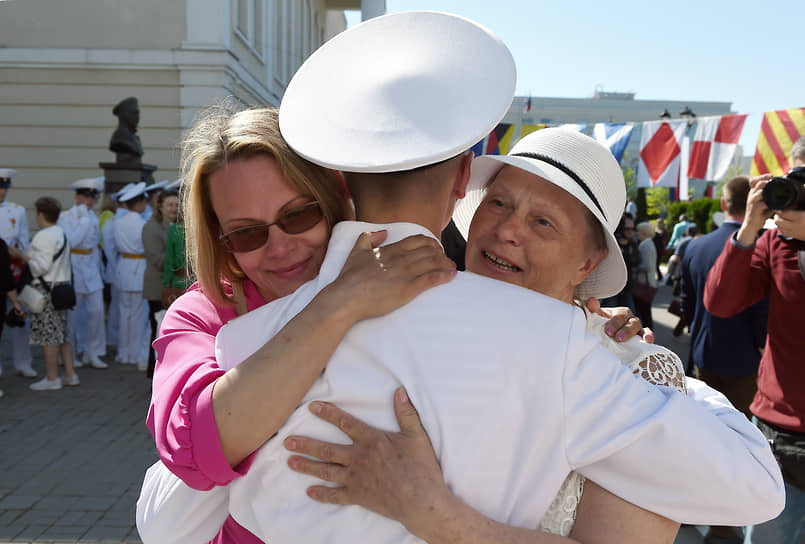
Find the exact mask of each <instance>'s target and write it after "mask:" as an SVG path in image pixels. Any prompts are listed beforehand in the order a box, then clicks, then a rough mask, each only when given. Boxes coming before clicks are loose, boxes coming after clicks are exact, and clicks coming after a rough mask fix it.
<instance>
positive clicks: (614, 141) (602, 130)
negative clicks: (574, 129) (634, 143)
mask: <svg viewBox="0 0 805 544" xmlns="http://www.w3.org/2000/svg"><path fill="white" fill-rule="evenodd" d="M633 128H634V125H633V124H632V123H596V124H595V126H594V127H593V138H595V139H596V140H597V141H598V142H600V143H602V144H604V145H605V146H607V147H608V148H609V150H610V151H611V152H612V154H613V155H614V156H615V159H617V161H618V163H620V162H621V160H623V152H624V151H626V146H627V145H628V144H629V138H630V137H631V136H632V129H633Z"/></svg>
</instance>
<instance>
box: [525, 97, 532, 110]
mask: <svg viewBox="0 0 805 544" xmlns="http://www.w3.org/2000/svg"><path fill="white" fill-rule="evenodd" d="M524 111H525V113H528V112H530V111H531V97H530V96H529V97H528V100H526V103H525V110H524Z"/></svg>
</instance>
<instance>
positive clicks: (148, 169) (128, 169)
mask: <svg viewBox="0 0 805 544" xmlns="http://www.w3.org/2000/svg"><path fill="white" fill-rule="evenodd" d="M98 166H100V167H101V168H103V175H104V176H106V183H105V187H104V191H105V192H106V194H108V195H110V194H112V193H116V192H117V191H119V190H120V189H122V188H123V187H124V186H125V185H127V184H129V183H137V182H139V181H144V182H146V184H148V185H151V184H152V183H154V172H155V171H156V170H157V167H156V166H154V165H153V164H142V163H130V164H126V163H117V162H100V163H98Z"/></svg>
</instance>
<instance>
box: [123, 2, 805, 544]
mask: <svg viewBox="0 0 805 544" xmlns="http://www.w3.org/2000/svg"><path fill="white" fill-rule="evenodd" d="M445 36H449V38H445ZM490 38H491V37H490V36H489V35H488V34H485V33H484V31H483V29H480V30H479V29H478V27H476V26H475V25H473V24H472V23H471V22H468V21H466V20H463V19H460V18H451V17H450V16H449V15H446V14H436V13H410V14H398V15H394V16H387V17H385V18H378V19H375V20H372V21H369V22H367V23H365V24H364V25H361V26H359V27H356V28H355V29H354V30H350V31H347V32H345V33H344V34H343V35H342V36H340V37H339V39H338V40H333V41H332V42H329V43H328V44H325V45H324V46H323V47H322V48H320V49H319V50H318V51H317V52H316V53H315V54H314V55H313V56H311V58H310V59H309V60H308V61H307V63H306V64H305V66H304V67H303V69H302V70H300V71H299V72H297V74H296V75H295V76H294V78H293V80H292V81H291V84H290V85H289V87H288V90H287V92H286V95H285V97H284V99H283V103H282V106H281V108H280V110H279V112H277V111H275V110H271V109H251V110H245V111H240V112H237V111H221V110H218V109H214V110H211V111H208V112H206V113H205V115H204V116H202V117H201V118H200V119H199V120H198V122H197V123H196V125H195V126H194V127H193V128H192V129H191V130H190V131H189V133H188V138H187V140H186V141H185V144H184V149H183V179H185V180H186V181H187V183H188V187H187V190H186V192H185V201H186V206H185V209H186V210H187V229H188V231H187V232H188V248H189V256H190V259H191V262H190V266H191V268H192V269H193V270H194V272H195V273H196V275H197V277H198V280H199V282H198V285H197V286H196V287H194V288H191V289H190V291H189V292H188V293H186V294H185V295H183V296H182V297H181V298H179V299H178V301H177V303H175V304H174V305H173V306H172V307H171V308H170V309H169V310H168V312H167V315H166V316H165V320H164V321H163V326H162V329H161V331H160V336H159V337H158V338H157V339H156V341H155V343H154V345H155V347H156V351H157V363H156V370H155V377H154V378H155V379H154V390H153V396H152V401H151V407H150V410H149V415H148V420H147V423H148V426H149V429H150V430H151V432H152V433H153V436H154V439H155V442H156V446H157V450H158V452H159V454H160V462H158V463H157V464H155V465H154V466H153V467H151V469H149V471H148V473H147V474H146V478H145V482H144V485H143V489H142V493H141V497H140V500H139V501H138V528H139V530H140V534H141V537H142V539H143V541H144V542H146V543H148V542H161V543H165V542H215V543H228V542H269V541H283V540H290V539H299V538H302V539H304V540H305V541H309V542H318V541H322V542H323V541H333V540H336V541H351V540H361V541H365V540H367V538H368V539H369V540H372V541H378V542H381V541H382V542H398V541H399V542H403V541H407V539H410V537H411V535H415V536H418V537H420V538H422V539H424V540H426V541H428V542H442V541H454V542H483V541H502V540H507V541H529V542H560V541H568V542H595V541H617V542H646V541H657V542H671V541H672V540H673V537H674V535H675V534H676V530H677V528H678V526H679V523H696V524H709V525H713V530H712V532H711V534H710V535H708V539H709V540H708V541H709V542H722V541H726V542H729V541H730V540H718V539H722V538H730V536H729V535H723V534H719V532H718V529H719V528H724V527H726V526H735V525H752V524H761V525H759V526H758V527H763V525H765V523H764V522H767V521H768V520H770V519H774V518H776V517H777V516H778V514H779V513H780V511H781V510H783V506H784V504H783V503H784V502H785V496H784V493H783V491H782V488H783V487H784V483H783V475H781V473H780V467H779V465H778V464H777V461H775V459H774V457H773V455H772V451H771V449H770V447H769V443H768V441H767V439H766V436H764V433H761V431H760V430H759V429H758V427H757V426H755V425H754V424H752V423H751V422H750V421H749V420H748V419H747V418H746V416H745V415H744V414H743V413H742V412H740V411H739V410H736V409H735V408H734V407H733V406H732V405H731V404H730V403H729V402H728V401H727V400H726V398H725V397H724V396H722V395H721V394H720V393H718V392H717V391H716V390H715V389H713V388H711V387H708V386H707V385H706V384H705V383H704V382H703V381H700V380H695V379H686V378H685V376H684V370H683V369H682V367H681V363H680V361H679V359H678V358H677V357H676V356H675V355H674V354H672V353H670V352H668V351H667V350H664V349H663V348H659V347H656V346H651V345H650V344H646V343H642V342H640V341H638V340H637V339H635V338H629V336H630V335H633V334H634V332H635V330H634V328H633V327H631V326H630V325H628V323H632V321H631V320H628V321H626V322H627V326H626V327H625V329H624V330H621V331H620V332H621V333H625V336H626V341H625V342H615V341H613V340H612V336H613V335H615V336H616V337H619V336H620V335H619V334H616V332H617V331H618V327H619V326H620V325H621V324H623V323H624V319H621V321H620V322H617V320H616V321H615V322H613V321H610V322H607V321H606V319H603V318H599V317H598V316H596V315H594V314H593V313H590V303H589V301H587V308H586V309H585V301H586V300H587V297H594V298H596V299H602V300H606V299H607V298H609V297H618V296H619V295H622V294H623V287H624V285H626V284H627V282H629V281H631V282H632V285H633V286H638V285H642V286H645V288H646V289H645V291H646V292H647V293H648V294H647V295H642V299H641V300H643V301H648V307H649V308H650V300H651V298H653V293H652V290H653V291H654V292H656V288H657V285H658V282H659V281H661V278H660V276H659V268H658V255H660V254H661V253H662V251H664V250H665V243H663V245H662V248H661V249H660V250H658V249H657V247H656V245H655V244H657V240H656V232H655V227H654V226H653V225H650V224H643V223H641V224H638V225H635V224H634V218H633V217H631V218H630V217H624V216H622V212H623V210H624V207H625V204H626V201H625V190H624V181H623V177H622V173H621V171H620V169H619V167H618V165H617V163H616V162H615V161H614V159H613V157H612V156H611V154H610V153H609V152H608V150H607V149H606V148H605V147H603V146H601V145H600V144H598V143H596V142H595V141H594V140H592V139H590V138H588V137H586V136H584V135H581V134H578V133H575V132H570V131H567V130H563V129H545V130H542V131H538V132H535V133H533V134H531V135H529V136H527V137H525V138H523V139H522V140H521V141H520V142H519V143H517V144H516V145H515V146H514V147H513V149H512V150H511V153H510V154H509V155H507V156H504V157H477V158H473V156H472V154H471V153H467V150H468V149H469V148H470V146H471V145H472V144H473V143H474V142H475V141H476V140H477V138H478V136H479V135H482V134H485V133H488V132H489V130H491V128H492V127H494V125H495V123H497V122H498V121H499V119H500V116H502V114H503V112H504V111H505V108H506V107H508V104H509V103H510V100H511V96H510V93H511V91H512V90H513V71H512V70H511V66H512V65H511V62H510V58H509V57H508V55H507V52H506V51H505V47H503V48H501V43H500V42H499V41H498V40H496V39H494V38H492V39H490ZM411 40H415V41H416V43H415V44H414V43H413V42H412V41H411ZM456 43H460V44H461V46H460V47H456V46H455V44H456ZM467 44H472V45H473V46H472V47H468V46H467ZM434 51H438V52H439V54H438V55H434V54H433V52H434ZM468 51H472V54H469V53H468ZM358 52H360V54H359V53H358ZM356 54H359V56H360V61H358V60H357V59H356V58H355V55H356ZM389 58H394V59H398V60H399V61H400V62H395V63H392V64H391V65H390V64H389V63H388V59H389ZM426 59H427V60H426ZM441 62H444V66H445V67H447V66H449V68H450V69H449V70H448V69H427V68H433V67H432V66H430V64H431V63H437V64H438V63H441ZM376 63H380V65H378V64H376ZM381 65H382V69H381ZM468 65H472V69H463V68H464V67H467V66H468ZM420 68H421V69H423V71H421V72H420V71H417V70H418V69H420ZM355 70H357V71H359V72H360V74H361V76H362V77H351V76H352V75H355V76H356V74H355V73H354V71H355ZM409 70H414V73H410V72H409ZM403 72H404V77H403ZM333 73H336V74H339V77H340V79H339V81H340V83H341V85H339V86H338V87H337V88H334V89H333V92H331V93H328V94H327V95H326V96H324V98H323V100H325V103H324V104H322V107H324V108H325V109H327V111H332V112H338V114H337V115H333V116H330V117H328V118H326V119H324V120H322V119H321V118H320V116H317V121H316V126H317V130H316V131H314V132H311V131H310V130H308V128H307V127H309V126H310V122H311V118H310V114H311V112H310V108H309V106H308V105H309V103H310V99H311V97H312V96H320V93H319V92H318V90H319V89H320V88H321V85H322V84H323V82H324V81H327V80H329V78H330V77H332V74H333ZM507 82H509V83H511V88H509V87H508V86H507V85H506V83H507ZM356 85H357V86H358V88H355V86H356ZM437 90H438V91H437ZM403 91H404V92H403ZM357 94H360V96H361V100H359V101H356V100H354V96H356V95H357ZM455 97H462V98H463V99H465V100H466V102H467V103H472V104H473V105H474V106H473V108H472V111H473V115H470V116H468V115H467V111H468V110H467V109H466V108H465V107H464V106H463V103H462V102H461V101H457V100H455ZM423 99H424V100H423ZM479 105H483V106H484V107H479ZM385 108H393V112H394V114H393V115H384V112H385ZM423 108H424V109H425V110H426V111H423ZM459 127H460V128H459ZM334 171H335V172H334ZM347 196H348V197H349V198H347ZM451 218H452V230H453V232H452V233H451V234H450V237H451V238H452V237H454V236H455V231H458V232H459V233H460V234H461V235H463V236H464V238H465V239H466V246H464V249H465V255H464V258H463V259H457V261H461V262H463V263H464V265H465V266H466V270H467V271H468V272H471V274H456V273H455V272H454V268H455V265H454V264H452V263H451V262H450V261H448V260H447V259H445V257H444V255H443V254H442V251H441V248H440V247H439V246H438V245H437V244H436V240H437V239H438V236H439V235H442V236H445V234H444V229H445V227H447V226H448V225H450V221H451ZM635 227H637V228H636V230H637V233H636V234H635ZM679 238H682V236H681V235H680V236H679ZM384 241H385V245H384V244H383V243H384ZM741 243H742V244H743V242H741ZM674 245H675V246H676V245H677V243H676V241H675V243H674ZM461 247H462V244H458V243H457V244H451V245H450V249H451V250H455V249H456V248H461ZM742 247H744V246H742ZM680 258H682V257H681V256H680ZM490 280H499V281H490ZM507 284H514V287H513V286H511V285H507ZM403 285H404V286H407V287H408V289H405V290H403V289H401V286H403ZM523 288H525V289H523ZM640 289H641V287H638V288H637V290H638V291H639V290H640ZM634 291H635V290H634V289H632V290H631V291H630V293H631V294H632V295H633V296H634ZM644 305H645V303H644ZM593 306H596V305H595V304H593ZM635 310H636V311H637V312H638V313H639V312H641V311H642V309H638V305H637V304H635ZM717 311H721V310H717ZM627 316H628V314H627ZM621 317H622V318H623V317H624V316H621ZM367 318H373V319H367ZM650 319H651V317H650V313H649V314H648V315H647V316H646V320H647V321H648V322H650ZM637 328H639V325H638V326H637ZM587 335H589V337H588V336H587ZM634 375H637V376H638V377H639V378H641V379H635V377H634ZM701 377H702V378H704V375H701ZM643 380H645V381H648V382H651V383H653V384H656V385H664V386H666V387H664V388H654V387H650V386H646V385H645V381H643ZM401 386H402V387H401ZM775 398H776V397H775ZM391 399H393V401H391ZM392 406H393V409H394V411H393V412H392ZM415 407H416V408H415ZM604 414H606V415H605V416H604ZM769 421H770V422H771V423H774V421H778V422H779V420H773V419H771V418H770V417H769ZM774 424H775V425H776V423H774ZM786 424H790V421H788V422H787V423H786ZM395 429H399V432H395ZM534 429H539V432H537V433H535V432H533V431H534ZM627 429H628V430H627ZM789 430H791V429H790V427H789ZM764 432H765V431H764ZM776 432H779V429H776ZM682 437H684V439H681V438H682ZM627 442H628V446H627ZM680 460H681V461H680ZM479 467H483V470H481V469H479ZM670 467H673V468H672V469H671V468H670ZM289 469H290V470H289ZM322 481H324V482H325V483H326V482H329V483H330V484H336V485H335V486H328V485H322ZM786 483H787V480H786ZM306 488H307V492H306V493H305V489H306ZM311 499H312V500H311ZM320 503H325V504H320ZM347 504H350V505H358V506H361V507H363V508H343V507H341V506H338V505H347ZM789 506H790V505H788V504H786V509H787V508H788V507H789ZM758 527H755V529H758ZM761 533H762V531H760V530H759V529H758V530H756V531H755V532H754V533H751V532H750V535H751V534H754V536H753V537H752V538H754V540H752V541H753V542H777V541H780V542H782V541H783V540H763V537H761V536H759V535H760V534H761ZM732 536H736V535H732ZM736 538H737V536H736ZM797 538H798V537H797ZM792 542H793V541H792Z"/></svg>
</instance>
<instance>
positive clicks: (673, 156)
mask: <svg viewBox="0 0 805 544" xmlns="http://www.w3.org/2000/svg"><path fill="white" fill-rule="evenodd" d="M687 127H688V125H687V122H686V121H682V120H679V121H646V122H644V123H643V127H642V131H641V134H640V167H639V168H638V170H637V186H638V187H672V188H676V185H677V181H678V180H679V162H680V153H681V151H680V146H681V142H682V136H684V135H685V129H687Z"/></svg>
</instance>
